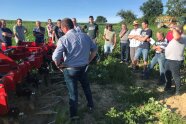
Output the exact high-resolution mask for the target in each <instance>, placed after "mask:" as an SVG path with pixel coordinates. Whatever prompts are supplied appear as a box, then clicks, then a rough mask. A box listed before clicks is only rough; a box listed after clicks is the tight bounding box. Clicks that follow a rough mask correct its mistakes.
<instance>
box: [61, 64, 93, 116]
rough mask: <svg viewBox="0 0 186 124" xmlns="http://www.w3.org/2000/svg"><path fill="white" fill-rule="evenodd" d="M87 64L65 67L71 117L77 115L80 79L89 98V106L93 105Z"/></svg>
mask: <svg viewBox="0 0 186 124" xmlns="http://www.w3.org/2000/svg"><path fill="white" fill-rule="evenodd" d="M85 70H86V66H83V67H77V68H65V69H63V73H64V78H65V82H66V84H67V88H68V92H69V105H70V117H74V116H76V115H77V108H78V87H77V86H78V81H80V83H81V86H82V88H83V91H84V94H85V96H86V99H87V102H88V104H87V106H88V107H93V100H92V93H91V90H90V85H89V82H88V79H87V72H85Z"/></svg>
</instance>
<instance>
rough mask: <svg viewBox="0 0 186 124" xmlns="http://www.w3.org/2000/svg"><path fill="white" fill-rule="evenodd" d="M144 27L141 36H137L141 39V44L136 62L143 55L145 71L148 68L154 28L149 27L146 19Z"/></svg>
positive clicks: (135, 62)
mask: <svg viewBox="0 0 186 124" xmlns="http://www.w3.org/2000/svg"><path fill="white" fill-rule="evenodd" d="M142 28H143V30H142V31H141V36H139V37H137V38H136V40H138V41H140V42H141V44H140V45H139V47H138V49H137V51H136V53H135V57H134V64H135V65H136V64H137V60H138V59H139V57H140V55H141V54H142V55H143V61H144V72H146V69H147V64H148V63H147V59H148V52H149V49H150V38H151V37H152V30H151V29H149V28H148V21H147V20H144V21H143V22H142Z"/></svg>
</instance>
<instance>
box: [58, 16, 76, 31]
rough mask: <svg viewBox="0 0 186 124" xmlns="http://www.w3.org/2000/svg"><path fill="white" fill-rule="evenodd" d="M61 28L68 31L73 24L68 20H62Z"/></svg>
mask: <svg viewBox="0 0 186 124" xmlns="http://www.w3.org/2000/svg"><path fill="white" fill-rule="evenodd" d="M61 26H63V27H67V28H69V29H73V28H74V25H73V22H72V20H71V19H70V18H64V19H63V20H61Z"/></svg>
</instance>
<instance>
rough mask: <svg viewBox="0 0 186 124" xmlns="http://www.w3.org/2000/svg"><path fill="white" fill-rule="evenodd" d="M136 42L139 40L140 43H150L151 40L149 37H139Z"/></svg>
mask: <svg viewBox="0 0 186 124" xmlns="http://www.w3.org/2000/svg"><path fill="white" fill-rule="evenodd" d="M136 40H139V41H141V42H144V41H148V42H149V41H150V38H149V36H138V37H136Z"/></svg>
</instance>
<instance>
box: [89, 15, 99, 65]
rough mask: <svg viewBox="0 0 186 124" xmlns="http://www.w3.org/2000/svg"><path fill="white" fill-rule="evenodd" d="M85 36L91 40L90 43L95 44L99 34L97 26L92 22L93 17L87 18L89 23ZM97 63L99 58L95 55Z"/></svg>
mask: <svg viewBox="0 0 186 124" xmlns="http://www.w3.org/2000/svg"><path fill="white" fill-rule="evenodd" d="M87 34H88V36H89V37H90V38H91V39H92V41H93V42H94V43H95V44H96V43H97V37H98V34H99V28H98V25H97V24H96V23H95V22H94V17H93V16H89V23H88V25H87ZM94 60H96V61H97V62H98V61H100V56H99V54H98V53H97V54H96V57H95V59H94Z"/></svg>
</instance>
